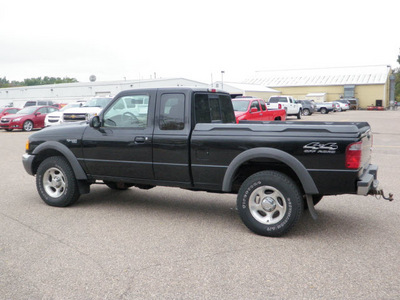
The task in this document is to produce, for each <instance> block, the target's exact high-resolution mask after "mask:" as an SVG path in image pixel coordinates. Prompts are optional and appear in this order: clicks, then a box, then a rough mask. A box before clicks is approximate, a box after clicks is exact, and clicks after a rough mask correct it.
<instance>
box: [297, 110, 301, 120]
mask: <svg viewBox="0 0 400 300" xmlns="http://www.w3.org/2000/svg"><path fill="white" fill-rule="evenodd" d="M297 119H299V120H300V119H301V109H299V112H298V113H297Z"/></svg>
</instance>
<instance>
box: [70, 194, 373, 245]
mask: <svg viewBox="0 0 400 300" xmlns="http://www.w3.org/2000/svg"><path fill="white" fill-rule="evenodd" d="M74 207H78V208H79V209H82V208H85V209H86V208H87V209H90V208H94V207H95V208H101V209H107V210H112V211H114V212H116V211H122V212H124V213H129V214H140V215H143V214H145V215H148V216H149V217H151V216H152V215H154V216H155V218H160V216H161V217H162V218H166V219H168V218H170V219H174V218H187V219H188V220H190V219H191V218H194V219H201V220H202V221H203V222H210V223H213V224H215V223H220V224H226V226H229V228H230V229H233V230H235V231H239V232H243V233H246V234H248V233H249V232H250V231H249V230H248V229H247V228H246V226H245V225H244V224H243V223H242V221H241V219H240V217H239V214H238V212H237V210H236V195H231V194H214V193H206V192H192V191H186V190H182V189H178V188H164V187H156V188H153V189H151V190H140V189H137V188H131V189H129V190H126V191H116V190H111V189H109V188H107V187H105V186H95V187H94V188H92V191H91V192H90V194H86V195H82V196H81V198H80V200H79V201H78V202H77V203H76V204H75V205H74ZM316 209H317V214H318V219H317V220H314V219H313V218H312V217H311V215H310V214H309V212H308V211H307V210H305V211H304V212H303V215H302V217H301V219H300V221H299V222H298V223H297V224H296V225H295V226H294V228H292V230H291V231H290V232H288V233H287V234H286V235H285V236H284V237H283V238H297V237H301V238H304V237H305V236H306V237H308V238H311V239H312V238H320V237H321V235H324V236H328V237H329V238H343V237H347V236H348V237H349V238H351V237H354V235H360V234H363V233H364V232H365V231H366V230H369V229H370V228H369V227H370V226H369V223H368V218H367V216H366V217H365V218H363V217H362V216H356V215H354V214H352V212H351V211H347V210H345V209H343V208H341V207H340V206H338V209H334V208H333V209H332V207H330V208H329V207H328V208H326V207H324V206H323V205H319V206H317V208H316ZM367 228H369V229H367Z"/></svg>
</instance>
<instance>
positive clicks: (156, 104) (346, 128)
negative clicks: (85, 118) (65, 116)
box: [23, 87, 392, 236]
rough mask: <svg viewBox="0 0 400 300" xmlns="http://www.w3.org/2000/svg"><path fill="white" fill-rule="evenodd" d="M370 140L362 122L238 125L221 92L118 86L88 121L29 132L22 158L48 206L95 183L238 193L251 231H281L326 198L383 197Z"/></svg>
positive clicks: (272, 233) (86, 190)
mask: <svg viewBox="0 0 400 300" xmlns="http://www.w3.org/2000/svg"><path fill="white" fill-rule="evenodd" d="M371 144H372V134H371V130H370V126H369V125H368V123H365V122H357V123H356V122H354V123H351V122H346V123H328V122H296V121H295V122H279V121H271V122H261V121H260V122H243V123H239V124H236V121H235V115H234V111H233V108H232V102H231V98H230V96H229V94H227V93H225V92H222V91H218V90H213V89H200V88H183V87H182V88H180V87H177V88H154V89H150V88H149V89H136V90H128V91H123V92H121V93H119V94H118V95H117V96H116V97H115V98H114V99H113V100H112V101H111V102H110V104H109V105H108V106H106V107H105V108H104V110H103V111H102V113H101V114H100V115H99V116H96V117H94V118H92V119H91V120H90V122H89V124H87V123H83V124H79V125H62V126H54V127H50V128H46V129H44V130H42V131H39V132H37V133H34V134H32V135H31V136H30V137H29V140H28V142H27V144H26V153H25V154H24V155H23V165H24V167H25V170H26V171H27V172H28V173H29V174H31V175H36V185H37V190H38V192H39V195H40V196H41V198H42V199H43V200H44V202H46V203H47V204H49V205H52V206H68V205H71V204H73V203H74V202H75V201H76V200H77V199H78V198H79V196H80V195H81V194H84V193H89V191H90V185H91V184H94V183H104V184H106V185H107V186H108V187H110V188H112V189H117V190H125V189H128V188H129V187H132V186H135V187H138V188H142V189H149V188H152V187H154V186H173V187H180V188H184V189H190V190H201V191H208V192H215V193H234V194H237V195H238V196H237V209H238V211H239V215H240V217H241V219H242V220H243V222H244V224H245V225H246V226H247V227H248V228H249V229H250V230H252V231H254V232H255V233H258V234H261V235H266V236H280V235H282V234H284V233H286V232H287V231H288V230H289V229H290V228H291V227H292V226H293V225H294V224H295V223H296V222H297V221H298V220H299V218H300V217H301V215H302V213H303V210H304V209H305V208H308V210H309V211H310V212H311V214H312V215H313V216H314V217H315V216H316V215H315V210H314V205H315V204H316V203H318V202H319V201H320V200H321V198H322V197H323V196H324V195H338V194H359V195H368V194H379V195H383V192H382V190H378V180H377V170H378V167H377V166H375V165H372V164H370V160H371V154H370V148H371ZM216 197H218V196H216ZM385 198H386V197H385ZM387 199H389V200H392V195H390V196H389V197H388V198H387Z"/></svg>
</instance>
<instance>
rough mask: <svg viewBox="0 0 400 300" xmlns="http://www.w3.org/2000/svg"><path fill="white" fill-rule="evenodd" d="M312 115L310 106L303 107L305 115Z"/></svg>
mask: <svg viewBox="0 0 400 300" xmlns="http://www.w3.org/2000/svg"><path fill="white" fill-rule="evenodd" d="M309 115H311V113H310V110H309V109H308V108H304V109H303V116H309Z"/></svg>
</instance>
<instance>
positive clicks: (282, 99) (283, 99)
mask: <svg viewBox="0 0 400 300" xmlns="http://www.w3.org/2000/svg"><path fill="white" fill-rule="evenodd" d="M268 102H269V103H278V102H287V99H286V98H285V97H271V98H269V100H268Z"/></svg>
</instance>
